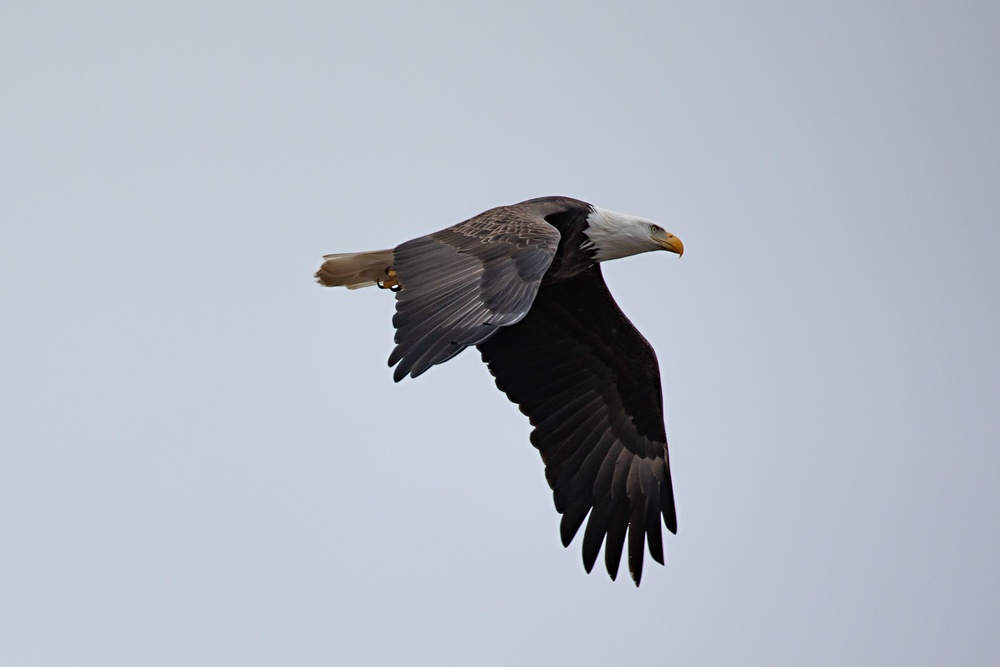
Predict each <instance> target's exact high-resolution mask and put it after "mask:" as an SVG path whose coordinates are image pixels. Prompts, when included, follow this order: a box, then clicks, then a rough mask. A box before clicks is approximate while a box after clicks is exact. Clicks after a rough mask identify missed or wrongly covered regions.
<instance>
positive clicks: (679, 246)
mask: <svg viewBox="0 0 1000 667" xmlns="http://www.w3.org/2000/svg"><path fill="white" fill-rule="evenodd" d="M653 241H655V242H656V244H657V245H658V246H660V247H661V248H663V249H664V250H668V251H670V252H676V253H677V256H678V257H680V256H682V255H683V254H684V244H683V243H681V240H680V239H679V238H677V237H676V236H674V235H673V234H671V233H670V232H663V234H662V235H661V234H657V235H656V236H654V237H653Z"/></svg>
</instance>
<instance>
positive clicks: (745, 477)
mask: <svg viewBox="0 0 1000 667" xmlns="http://www.w3.org/2000/svg"><path fill="white" fill-rule="evenodd" d="M820 4H821V3H752V4H750V3H730V4H719V3H697V5H695V3H685V4H680V3H631V2H624V3H623V2H615V3H590V5H591V6H587V5H585V4H583V3H573V4H569V3H566V4H563V5H561V6H560V5H557V4H556V3H550V4H548V5H546V6H545V7H544V8H540V7H538V6H537V3H519V2H504V3H490V4H481V5H470V4H466V3H430V4H428V3H420V4H410V5H407V6H403V5H402V4H391V3H373V2H368V3H356V4H355V5H353V6H347V7H345V6H343V3H291V4H289V3H272V4H265V3H253V4H252V5H248V4H244V3H214V4H211V5H206V4H204V3H131V4H128V5H126V4H122V3H101V2H91V3H83V4H79V3H78V4H77V5H72V4H71V3H44V2H7V3H5V4H4V5H3V8H2V9H0V87H2V88H0V142H2V143H0V169H2V173H0V222H2V232H0V248H2V252H3V261H2V262H0V299H2V300H0V305H2V310H3V322H4V323H3V326H2V328H0V377H2V378H3V382H2V385H0V392H2V396H0V399H2V400H0V534H2V539H0V663H2V664H9V665H15V664H16V665H114V664H135V665H140V664H141V665H177V664H185V665H217V664H241V665H274V664H301V665H312V664H315V665H320V664H323V665H329V664H373V665H380V664H483V665H492V664H495V665H511V664H542V663H545V664H608V663H609V662H610V661H615V662H616V663H618V664H634V663H639V662H642V663H643V664H658V663H663V664H668V663H669V664H680V665H719V664H748V665H754V664H759V665H773V664H795V665H802V664H810V665H844V664H908V665H917V664H925V665H940V664H968V665H971V664H983V665H987V664H997V663H998V662H1000V640H998V639H997V635H996V629H997V625H998V621H1000V574H998V567H997V563H998V562H1000V531H998V527H1000V491H998V486H997V483H996V478H997V474H998V472H1000V450H998V446H997V445H998V443H1000V419H998V415H997V412H998V405H1000V353H998V351H997V350H998V347H997V341H998V340H1000V331H998V306H1000V269H998V260H997V258H996V249H997V247H998V246H1000V227H998V222H1000V221H998V212H1000V186H998V183H1000V122H998V119H1000V86H998V85H997V71H998V67H1000V41H998V39H997V35H998V34H1000V5H997V4H996V3H988V2H986V3H969V2H966V3H961V2H950V3H943V2H942V3H904V2H882V3H871V2H865V3H861V2H849V3H835V5H830V6H826V7H824V6H820ZM827 4H829V3H827ZM545 194H565V195H570V196H575V197H579V198H581V199H585V200H587V201H590V202H593V203H595V204H598V205H600V206H603V207H606V208H610V209H613V210H618V211H623V212H627V213H633V214H637V215H642V216H646V217H649V218H652V219H655V220H657V221H658V222H660V223H661V224H662V225H663V226H664V227H666V228H667V229H668V230H670V231H672V232H674V233H675V234H677V235H678V236H679V237H680V238H681V239H683V241H684V244H685V247H686V253H685V255H684V257H683V258H682V259H680V260H678V259H677V258H676V257H675V256H673V255H666V254H656V255H644V256H640V257H636V258H631V259H627V260H621V261H618V262H615V263H613V264H611V265H608V266H607V267H606V268H605V275H606V277H607V280H608V282H609V284H610V286H611V289H612V291H613V292H614V294H615V296H616V298H617V299H618V302H619V304H620V305H621V306H622V308H623V309H624V310H625V311H626V313H627V314H628V315H629V316H630V317H631V318H632V320H633V322H634V323H635V324H636V326H637V327H638V328H639V329H640V330H641V331H642V332H643V333H644V334H645V336H646V337H647V338H648V339H649V340H650V341H651V342H652V343H653V345H654V346H655V347H656V349H657V352H658V354H659V357H660V363H661V367H662V371H663V376H664V389H665V395H666V401H667V405H666V418H667V433H668V438H669V441H670V453H671V462H672V468H673V474H674V486H675V493H676V499H677V503H678V515H679V523H680V530H679V533H678V535H677V536H669V537H668V538H667V540H666V550H667V566H666V567H665V568H663V567H659V566H657V565H655V564H652V563H649V564H648V565H647V568H646V571H645V573H644V577H643V583H642V587H641V588H640V589H638V590H637V589H635V588H634V587H633V586H632V584H631V583H630V582H629V581H628V578H627V576H625V574H624V569H623V573H622V574H621V575H620V576H619V581H618V582H617V583H613V582H611V581H610V580H609V579H608V578H607V576H606V575H604V574H603V573H599V572H595V574H592V575H586V574H585V573H584V571H583V567H582V564H581V559H580V549H579V543H578V542H576V543H574V544H573V545H572V546H571V547H570V548H569V549H563V548H562V547H561V546H560V543H559V538H558V522H559V515H558V514H557V513H556V512H555V509H554V507H553V505H552V500H551V495H550V492H549V489H548V487H547V485H546V484H545V480H544V476H543V467H542V463H541V460H540V458H539V456H538V454H537V452H536V451H535V450H534V449H533V448H532V447H531V446H530V444H529V443H528V432H529V426H528V424H527V420H526V419H525V418H523V416H521V415H520V414H519V413H518V411H517V409H516V408H515V407H514V406H513V405H511V404H510V403H508V402H507V400H506V399H505V398H504V397H503V395H501V394H500V393H499V392H498V391H496V389H495V388H494V386H493V383H492V380H491V378H490V377H489V375H488V373H487V371H486V369H485V368H484V367H483V365H482V364H481V363H480V362H479V360H478V358H477V355H476V354H475V352H466V353H464V354H462V355H461V356H460V357H458V358H457V359H455V360H453V361H451V362H449V363H447V364H445V365H443V366H441V367H438V368H435V369H433V370H431V371H430V372H429V373H427V374H426V375H424V376H422V377H420V378H419V379H417V380H415V381H405V382H403V383H400V384H398V385H395V384H393V382H392V380H391V374H390V370H389V369H388V368H387V367H386V363H385V359H386V357H387V355H388V352H389V350H390V349H391V346H392V330H391V324H390V318H391V314H392V311H393V304H392V299H391V297H390V295H389V294H388V293H385V292H379V291H376V290H365V291H361V292H347V291H344V290H340V291H334V290H327V289H323V288H320V287H318V286H317V285H315V284H314V283H313V282H312V273H313V271H314V270H315V269H316V267H317V266H318V263H319V261H320V258H321V256H322V255H323V254H324V253H328V252H337V251H351V250H365V249H373V248H383V247H391V246H393V245H395V244H397V243H399V242H401V241H403V240H406V239H408V238H412V237H414V236H418V235H420V234H424V233H427V232H430V231H434V230H436V229H440V228H442V227H445V226H447V225H450V224H453V223H455V222H459V221H460V220H463V219H465V218H467V217H469V216H471V215H473V214H475V213H478V212H479V211H481V210H484V209H486V208H489V207H492V206H496V205H500V204H506V203H513V202H516V201H520V200H522V199H527V198H529V197H534V196H539V195H545Z"/></svg>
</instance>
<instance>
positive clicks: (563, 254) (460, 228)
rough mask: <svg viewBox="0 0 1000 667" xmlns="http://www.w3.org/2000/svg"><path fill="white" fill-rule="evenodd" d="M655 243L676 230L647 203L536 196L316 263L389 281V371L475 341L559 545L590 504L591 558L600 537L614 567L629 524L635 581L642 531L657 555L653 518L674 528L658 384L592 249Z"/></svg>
mask: <svg viewBox="0 0 1000 667" xmlns="http://www.w3.org/2000/svg"><path fill="white" fill-rule="evenodd" d="M652 250H667V251H669V252H673V253H677V254H678V255H681V254H682V253H683V252H684V246H683V245H682V244H681V242H680V239H678V238H677V237H676V236H673V235H672V234H670V233H669V232H666V231H664V230H663V229H662V228H661V227H660V226H659V225H657V224H655V223H653V222H651V221H649V220H646V219H645V218H639V217H635V216H629V215H622V214H620V213H614V212H612V211H608V210H606V209H602V208H598V207H596V206H593V205H591V204H587V203H586V202H582V201H579V200H576V199H570V198H568V197H542V198H539V199H531V200H529V201H525V202H521V203H520V204H514V205H512V206H501V207H498V208H494V209H490V210H489V211H485V212H484V213H480V214H479V215H477V216H475V217H473V218H470V219H469V220H466V221H465V222H461V223H459V224H457V225H454V226H452V227H448V228H447V229H443V230H441V231H439V232H435V233H433V234H428V235H427V236H421V237H419V238H416V239H413V240H412V241H406V242H405V243H402V244H400V245H398V246H396V247H395V248H393V249H391V250H376V251H372V252H361V253H343V254H335V255H326V256H325V257H324V260H325V261H324V262H323V265H322V266H321V267H320V268H319V271H317V273H316V279H317V280H318V281H319V282H320V283H321V284H323V285H327V286H331V287H333V286H341V285H342V286H346V287H347V288H349V289H355V288H358V287H365V286H369V285H378V286H379V287H382V288H387V289H391V290H392V291H394V292H396V314H395V315H394V316H393V318H392V323H393V326H394V327H395V328H396V336H395V342H396V347H395V349H393V351H392V354H391V355H390V356H389V365H390V366H395V369H394V371H393V378H394V379H395V380H396V381H397V382H398V381H399V380H402V379H403V378H404V377H406V376H407V375H409V376H410V377H417V376H418V375H420V374H421V373H423V372H424V371H426V370H427V369H428V368H430V367H431V366H433V365H435V364H440V363H442V362H445V361H447V360H448V359H451V358H452V357H454V356H455V355H456V354H458V353H459V352H461V351H462V350H464V349H465V348H467V347H469V346H470V345H475V346H476V347H477V348H478V349H479V352H480V354H481V355H482V358H483V361H485V362H486V364H487V367H488V368H489V370H490V372H491V373H492V374H493V376H494V377H495V378H496V384H497V387H498V388H499V389H500V390H501V391H503V392H504V393H505V394H506V395H507V397H508V398H510V400H511V401H513V402H514V403H516V404H517V405H518V406H519V407H520V409H521V412H523V413H524V414H525V415H527V416H528V419H529V421H530V422H531V424H532V426H534V430H533V431H532V433H531V443H532V444H533V445H534V446H535V447H536V448H537V449H538V451H539V452H540V453H541V455H542V460H543V461H544V463H545V477H546V479H547V480H548V483H549V486H550V487H551V488H552V492H553V497H554V500H555V506H556V510H557V511H558V512H559V513H560V514H562V522H561V525H560V533H561V536H562V542H563V545H564V546H568V545H569V543H570V542H571V541H572V539H573V537H574V536H575V535H576V534H577V532H578V531H579V529H580V527H581V526H582V525H583V522H584V520H586V521H587V526H586V528H585V530H584V535H583V564H584V567H585V568H586V569H587V571H588V572H590V571H591V569H592V568H593V566H594V563H595V562H596V560H597V556H598V553H599V552H600V550H601V546H602V545H603V546H604V561H605V566H606V567H607V570H608V574H610V575H611V578H612V579H614V578H615V577H616V575H617V573H618V566H619V563H620V561H621V555H622V551H623V549H624V548H625V542H626V539H627V541H628V566H629V572H630V573H631V575H632V579H633V580H634V581H635V583H636V585H637V586H638V585H639V581H640V579H641V577H642V561H643V555H644V552H645V546H644V545H648V548H649V553H650V555H651V556H652V557H653V559H654V560H656V561H657V562H658V563H661V564H662V563H663V541H662V536H661V529H660V521H661V519H662V521H663V524H664V525H665V526H666V527H667V530H669V531H670V532H672V533H676V532H677V515H676V512H675V509H674V497H673V488H672V486H671V483H670V463H669V458H668V455H667V437H666V432H665V429H664V425H663V395H662V391H661V388H660V371H659V367H658V364H657V361H656V355H655V353H654V352H653V348H652V347H651V346H650V345H649V343H648V342H647V341H646V339H645V338H643V336H642V334H640V333H639V332H638V331H637V330H636V328H635V327H634V326H633V325H632V323H631V322H629V320H628V318H626V317H625V315H624V314H623V313H622V312H621V310H620V309H619V308H618V305H617V304H616V303H615V301H614V299H613V298H612V297H611V293H610V292H609V291H608V288H607V285H605V283H604V279H603V278H602V276H601V268H600V262H603V261H606V260H609V259H617V258H621V257H628V256H630V255H636V254H639V253H643V252H649V251H652ZM588 515H589V519H588Z"/></svg>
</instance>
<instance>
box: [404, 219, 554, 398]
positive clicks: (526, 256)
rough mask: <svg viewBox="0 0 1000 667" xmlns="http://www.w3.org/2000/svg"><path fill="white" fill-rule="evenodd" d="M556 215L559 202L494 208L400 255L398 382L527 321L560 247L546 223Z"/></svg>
mask: <svg viewBox="0 0 1000 667" xmlns="http://www.w3.org/2000/svg"><path fill="white" fill-rule="evenodd" d="M556 211H558V204H557V202H555V201H545V202H542V201H539V202H532V203H524V204H519V205H515V206H504V207H500V208H495V209H491V210H489V211H486V212H485V213H481V214H479V215H477V216H476V217H474V218H472V219H470V220H467V221H465V222H463V223H460V224H457V225H455V226H453V227H449V228H448V229H444V230H442V231H440V232H436V233H434V234H430V235H428V236H421V237H420V238H417V239H413V240H412V241H407V242H406V243H403V244H401V245H399V246H397V247H396V248H395V250H394V251H393V270H395V272H396V277H397V279H398V280H399V284H400V285H401V289H400V291H399V293H398V294H396V314H395V315H394V316H393V318H392V324H393V326H395V327H396V337H395V341H396V347H395V349H394V350H393V351H392V354H391V355H390V356H389V365H390V366H393V365H395V366H396V369H395V371H394V372H393V379H395V380H396V381H397V382H398V381H399V380H401V379H403V378H404V377H406V375H408V374H409V375H410V376H411V377H416V376H418V375H420V374H421V373H423V372H424V371H426V370H427V369H428V368H430V367H431V366H433V365H434V364H440V363H442V362H445V361H447V360H448V359H451V358H452V357H454V356H455V355H456V354H458V353H459V352H461V351H462V350H464V349H465V348H466V347H468V346H470V345H476V344H477V343H481V342H483V341H484V340H486V339H487V338H489V337H490V336H491V335H493V334H494V333H496V331H497V330H498V328H500V327H505V326H509V325H511V324H514V323H515V322H518V321H519V320H520V319H521V318H522V317H524V316H525V314H526V313H527V312H528V309H529V308H531V304H532V302H533V301H534V299H535V295H536V294H537V293H538V285H539V284H540V283H541V280H542V276H544V275H545V272H546V271H547V270H548V268H549V265H551V264H552V259H553V257H554V256H555V254H556V249H557V248H558V246H559V238H560V235H559V232H558V230H556V228H555V227H553V226H552V225H550V224H549V223H547V222H546V221H545V217H544V216H545V215H548V214H550V213H552V212H556Z"/></svg>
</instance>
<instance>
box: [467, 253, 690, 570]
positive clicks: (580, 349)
mask: <svg viewBox="0 0 1000 667" xmlns="http://www.w3.org/2000/svg"><path fill="white" fill-rule="evenodd" d="M479 350H480V352H481V353H482V357H483V360H484V361H485V362H486V363H487V364H488V366H489V369H490V372H491V373H493V375H494V376H495V377H496V383H497V386H498V387H499V388H500V389H501V390H502V391H503V392H504V393H506V394H507V396H508V397H509V398H510V400H512V401H513V402H514V403H517V404H518V405H519V406H520V408H521V411H522V412H523V413H524V414H526V415H527V416H528V418H529V420H530V421H531V423H532V425H533V426H534V427H535V428H534V431H533V432H532V434H531V442H532V444H533V445H534V446H535V447H536V448H537V449H538V450H539V452H540V453H541V455H542V460H543V461H544V462H545V477H546V479H547V480H548V482H549V486H550V487H552V490H553V496H554V500H555V505H556V510H558V511H559V513H561V514H562V515H563V518H562V522H561V527H560V532H561V535H562V541H563V544H564V545H567V546H568V545H569V543H570V542H571V541H572V540H573V537H574V536H575V535H576V533H577V532H578V530H579V528H580V526H581V525H582V524H583V521H584V519H586V518H587V515H588V513H589V514H590V518H589V520H588V521H587V527H586V530H585V531H584V537H583V562H584V566H585V567H586V569H587V571H588V572H589V571H590V570H591V569H592V568H593V566H594V563H595V561H596V560H597V555H598V552H599V551H600V549H601V544H602V543H603V544H604V557H605V565H606V567H607V570H608V574H610V575H611V578H612V579H614V578H615V576H616V575H617V573H618V566H619V563H620V561H621V554H622V550H623V548H624V544H625V540H626V537H627V538H628V564H629V571H630V572H631V574H632V578H633V580H634V581H635V583H636V585H638V584H639V581H640V579H641V576H642V561H643V552H644V548H643V543H644V542H645V543H646V544H648V545H649V552H650V555H651V556H652V557H653V559H654V560H656V561H657V562H659V563H661V564H662V563H663V543H662V537H661V530H660V518H661V517H662V520H663V522H664V524H665V525H666V527H667V529H668V530H670V532H672V533H675V532H677V516H676V513H675V510H674V496H673V488H672V486H671V483H670V465H669V462H668V456H667V439H666V433H665V430H664V426H663V396H662V391H661V388H660V373H659V367H658V365H657V361H656V355H655V353H654V352H653V348H652V347H651V346H650V345H649V343H648V342H646V339H645V338H643V337H642V335H641V334H640V333H639V332H638V331H637V330H636V328H635V327H634V326H633V325H632V323H631V322H629V320H628V318H626V317H625V315H624V314H623V313H622V312H621V310H620V309H619V308H618V306H617V304H616V303H615V302H614V299H612V297H611V294H610V293H609V292H608V289H607V286H606V285H605V284H604V279H603V278H602V276H601V272H600V268H599V266H598V265H595V266H593V267H592V268H590V269H588V270H586V271H585V272H583V273H581V274H580V275H578V276H576V277H575V278H572V279H570V280H566V281H562V282H557V283H552V284H548V283H546V284H545V285H543V286H542V287H541V289H540V290H539V291H538V296H537V297H536V298H535V301H534V304H533V305H532V307H531V310H530V311H529V313H528V315H527V316H526V317H524V319H522V320H521V321H520V322H518V323H517V324H515V325H513V326H509V327H505V328H504V329H502V330H500V331H499V332H497V334H496V335H495V336H493V337H492V338H490V339H489V340H487V341H485V342H483V343H480V344H479Z"/></svg>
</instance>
